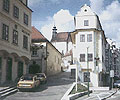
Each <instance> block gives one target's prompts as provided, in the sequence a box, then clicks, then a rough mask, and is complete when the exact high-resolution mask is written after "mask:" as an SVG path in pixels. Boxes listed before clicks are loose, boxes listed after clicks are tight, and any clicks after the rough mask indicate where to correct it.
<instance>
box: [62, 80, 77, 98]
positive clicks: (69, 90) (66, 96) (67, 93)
mask: <svg viewBox="0 0 120 100" xmlns="http://www.w3.org/2000/svg"><path fill="white" fill-rule="evenodd" d="M75 84H76V83H75V82H73V84H72V85H71V87H70V88H69V89H68V90H67V92H66V93H65V94H64V96H63V97H62V98H61V100H69V97H68V95H69V93H70V92H71V91H72V89H73V87H74V86H75Z"/></svg>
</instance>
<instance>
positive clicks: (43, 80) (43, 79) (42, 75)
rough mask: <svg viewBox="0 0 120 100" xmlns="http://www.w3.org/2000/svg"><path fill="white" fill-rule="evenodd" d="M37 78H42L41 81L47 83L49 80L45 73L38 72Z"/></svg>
mask: <svg viewBox="0 0 120 100" xmlns="http://www.w3.org/2000/svg"><path fill="white" fill-rule="evenodd" d="M36 75H37V79H38V80H40V83H46V82H47V77H46V75H45V73H37V74H36Z"/></svg>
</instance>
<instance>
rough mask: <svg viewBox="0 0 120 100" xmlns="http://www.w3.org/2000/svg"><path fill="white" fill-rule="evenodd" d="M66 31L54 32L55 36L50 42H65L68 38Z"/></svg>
mask: <svg viewBox="0 0 120 100" xmlns="http://www.w3.org/2000/svg"><path fill="white" fill-rule="evenodd" d="M68 34H69V33H68V32H59V33H57V34H56V37H55V38H54V39H52V40H51V41H52V42H54V41H55V42H66V41H67V39H68Z"/></svg>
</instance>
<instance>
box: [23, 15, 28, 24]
mask: <svg viewBox="0 0 120 100" xmlns="http://www.w3.org/2000/svg"><path fill="white" fill-rule="evenodd" d="M24 23H25V24H26V25H28V15H27V14H25V13H24Z"/></svg>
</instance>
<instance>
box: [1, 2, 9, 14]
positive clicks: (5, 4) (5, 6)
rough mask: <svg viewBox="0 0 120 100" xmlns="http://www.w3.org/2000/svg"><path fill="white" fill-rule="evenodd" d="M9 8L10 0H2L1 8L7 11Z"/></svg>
mask: <svg viewBox="0 0 120 100" xmlns="http://www.w3.org/2000/svg"><path fill="white" fill-rule="evenodd" d="M9 9H10V0H3V10H5V11H6V12H8V13H9Z"/></svg>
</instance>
